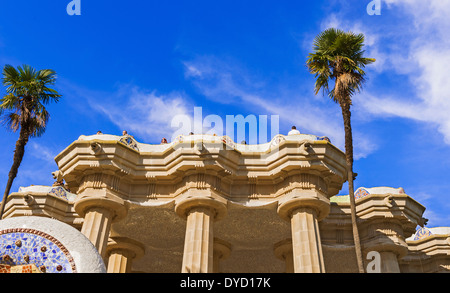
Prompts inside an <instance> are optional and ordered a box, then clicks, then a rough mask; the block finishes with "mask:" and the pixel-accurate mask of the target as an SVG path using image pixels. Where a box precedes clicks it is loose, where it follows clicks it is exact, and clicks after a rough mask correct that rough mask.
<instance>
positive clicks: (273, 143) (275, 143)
mask: <svg viewBox="0 0 450 293" xmlns="http://www.w3.org/2000/svg"><path fill="white" fill-rule="evenodd" d="M283 141H286V139H285V138H284V136H282V135H276V136H275V137H274V138H273V139H272V141H271V142H270V146H271V147H277V146H279V145H280V144H281V143H282V142H283Z"/></svg>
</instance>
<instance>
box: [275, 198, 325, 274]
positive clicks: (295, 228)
mask: <svg viewBox="0 0 450 293" xmlns="http://www.w3.org/2000/svg"><path fill="white" fill-rule="evenodd" d="M297 192H298V193H297ZM297 192H292V194H291V196H289V198H287V199H286V198H285V199H284V200H283V201H282V203H281V204H280V205H279V207H278V213H279V215H280V216H281V217H282V218H284V219H286V220H288V221H290V222H291V233H292V254H293V264H294V272H295V273H325V265H324V260H323V254H322V244H321V241H320V232H319V225H318V222H319V220H322V219H323V218H324V217H326V215H328V213H329V211H330V206H329V199H328V198H326V197H325V196H324V195H323V194H321V193H320V192H318V191H313V190H306V191H297Z"/></svg>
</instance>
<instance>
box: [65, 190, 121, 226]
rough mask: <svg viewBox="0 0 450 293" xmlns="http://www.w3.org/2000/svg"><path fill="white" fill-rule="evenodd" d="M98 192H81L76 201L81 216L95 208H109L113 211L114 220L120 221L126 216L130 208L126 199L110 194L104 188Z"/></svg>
mask: <svg viewBox="0 0 450 293" xmlns="http://www.w3.org/2000/svg"><path fill="white" fill-rule="evenodd" d="M95 191H96V192H90V193H87V192H83V193H81V194H80V195H79V196H78V197H77V199H76V200H75V203H74V208H75V211H76V212H77V214H78V215H79V216H80V217H83V218H84V217H85V215H86V213H87V212H88V211H89V210H90V209H93V208H100V209H107V210H110V211H112V212H113V214H114V215H113V217H112V221H113V222H116V221H120V220H122V219H123V218H125V217H126V215H127V213H128V209H127V207H126V204H125V201H124V200H123V199H121V198H119V197H117V196H114V195H111V194H109V193H108V192H107V191H104V190H98V191H97V190H95Z"/></svg>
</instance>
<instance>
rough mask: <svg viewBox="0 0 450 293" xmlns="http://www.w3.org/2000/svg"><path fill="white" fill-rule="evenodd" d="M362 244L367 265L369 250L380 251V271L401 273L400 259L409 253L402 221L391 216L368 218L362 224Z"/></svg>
mask: <svg viewBox="0 0 450 293" xmlns="http://www.w3.org/2000/svg"><path fill="white" fill-rule="evenodd" d="M361 230H362V233H361V236H362V237H361V244H362V247H363V257H365V258H366V259H365V262H366V266H367V264H368V262H370V261H371V260H370V259H367V255H368V253H369V252H371V251H373V252H378V253H379V255H380V268H379V269H380V273H400V266H399V259H402V258H403V257H404V256H406V255H407V254H408V245H407V244H406V241H405V238H404V236H403V228H402V225H401V223H400V222H398V221H397V220H396V219H393V218H391V219H390V221H386V219H385V218H381V219H376V218H375V219H370V220H366V222H365V223H363V225H361Z"/></svg>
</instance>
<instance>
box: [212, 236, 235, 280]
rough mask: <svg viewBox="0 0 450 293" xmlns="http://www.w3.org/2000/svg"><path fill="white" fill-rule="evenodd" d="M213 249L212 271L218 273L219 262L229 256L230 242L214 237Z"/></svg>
mask: <svg viewBox="0 0 450 293" xmlns="http://www.w3.org/2000/svg"><path fill="white" fill-rule="evenodd" d="M213 250H214V252H213V265H214V269H213V272H214V273H220V262H221V261H223V260H225V259H227V258H228V257H229V256H230V253H231V244H230V243H228V242H226V241H224V240H222V239H218V238H214V245H213Z"/></svg>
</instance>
